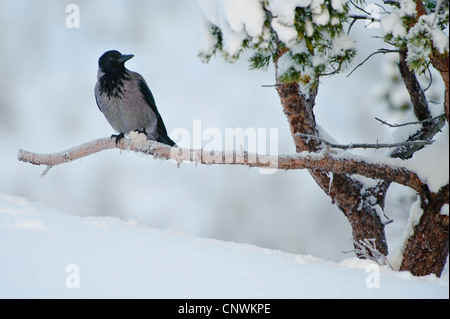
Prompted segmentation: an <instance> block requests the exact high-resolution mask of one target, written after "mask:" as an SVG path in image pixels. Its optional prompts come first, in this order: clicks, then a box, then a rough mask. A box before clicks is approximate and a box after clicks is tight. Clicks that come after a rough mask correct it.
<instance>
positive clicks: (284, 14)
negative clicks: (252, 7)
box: [268, 0, 311, 26]
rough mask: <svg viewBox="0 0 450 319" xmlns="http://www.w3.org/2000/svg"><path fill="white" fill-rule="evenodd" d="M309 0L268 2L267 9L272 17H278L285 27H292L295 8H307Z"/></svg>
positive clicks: (273, 0)
mask: <svg viewBox="0 0 450 319" xmlns="http://www.w3.org/2000/svg"><path fill="white" fill-rule="evenodd" d="M310 4H311V0H270V1H269V5H268V9H269V10H270V12H272V15H273V16H274V17H278V19H280V21H281V22H282V23H284V24H285V25H290V26H292V25H294V19H295V8H296V7H302V8H305V7H308V6H309V5H310Z"/></svg>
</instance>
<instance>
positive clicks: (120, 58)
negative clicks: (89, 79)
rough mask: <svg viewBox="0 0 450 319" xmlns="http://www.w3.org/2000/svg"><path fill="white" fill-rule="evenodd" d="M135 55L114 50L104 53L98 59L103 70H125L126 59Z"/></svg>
mask: <svg viewBox="0 0 450 319" xmlns="http://www.w3.org/2000/svg"><path fill="white" fill-rule="evenodd" d="M132 57H134V55H132V54H122V53H120V52H119V51H116V50H112V51H108V52H105V53H103V55H102V56H101V57H100V59H99V60H98V66H99V68H100V70H102V71H103V72H105V73H106V72H114V71H118V70H123V69H124V68H125V66H124V64H125V62H126V61H128V60H129V59H131V58H132Z"/></svg>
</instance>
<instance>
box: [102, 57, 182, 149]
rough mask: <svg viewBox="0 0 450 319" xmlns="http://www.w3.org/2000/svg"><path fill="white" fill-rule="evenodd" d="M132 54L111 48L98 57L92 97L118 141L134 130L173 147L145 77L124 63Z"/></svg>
mask: <svg viewBox="0 0 450 319" xmlns="http://www.w3.org/2000/svg"><path fill="white" fill-rule="evenodd" d="M133 56H134V55H132V54H130V55H125V54H121V53H120V52H118V51H115V50H113V51H108V52H105V53H104V54H103V55H102V56H101V57H100V59H99V60H98V73H97V84H96V85H95V100H96V102H97V105H98V108H99V109H100V111H101V112H102V113H103V115H104V116H105V117H106V119H107V120H108V122H109V124H110V125H111V126H112V128H113V129H114V130H115V131H116V132H117V133H118V135H112V136H111V137H115V138H116V144H117V143H118V142H119V141H120V139H121V138H123V137H124V136H125V134H128V133H130V132H132V131H137V132H141V133H145V134H146V135H147V139H149V140H154V141H158V142H160V143H164V144H167V145H170V146H174V145H175V143H174V142H173V141H172V140H171V139H170V138H169V136H168V135H167V130H166V127H165V125H164V122H163V120H162V118H161V115H160V114H159V112H158V109H157V108H156V103H155V99H154V98H153V94H152V92H151V91H150V89H149V88H148V86H147V83H146V82H145V80H144V78H143V77H142V76H141V75H140V74H139V73H136V72H133V71H130V70H128V69H126V68H125V62H126V61H128V60H129V59H131V58H132V57H133Z"/></svg>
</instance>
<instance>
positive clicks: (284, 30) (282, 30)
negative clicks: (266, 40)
mask: <svg viewBox="0 0 450 319" xmlns="http://www.w3.org/2000/svg"><path fill="white" fill-rule="evenodd" d="M272 28H273V29H274V30H275V32H276V33H277V35H278V37H279V39H280V40H281V41H283V42H284V43H289V42H291V41H293V40H295V38H297V30H296V29H295V27H294V26H292V25H291V26H289V25H286V24H284V23H282V22H280V19H279V18H273V20H272Z"/></svg>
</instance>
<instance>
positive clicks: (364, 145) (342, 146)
mask: <svg viewBox="0 0 450 319" xmlns="http://www.w3.org/2000/svg"><path fill="white" fill-rule="evenodd" d="M295 135H297V136H301V137H305V138H308V139H314V140H318V141H320V142H322V143H324V144H325V145H327V146H330V147H333V148H339V149H343V150H348V149H354V148H364V149H366V148H374V149H380V148H394V147H401V146H411V145H427V144H432V143H433V142H434V141H405V142H400V143H390V144H388V143H378V142H377V143H375V144H367V143H360V144H353V143H352V144H336V143H331V142H329V141H327V140H325V139H324V138H321V137H319V136H315V135H308V134H303V133H296V134H295Z"/></svg>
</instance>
